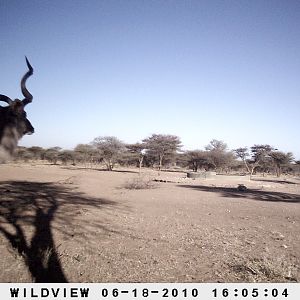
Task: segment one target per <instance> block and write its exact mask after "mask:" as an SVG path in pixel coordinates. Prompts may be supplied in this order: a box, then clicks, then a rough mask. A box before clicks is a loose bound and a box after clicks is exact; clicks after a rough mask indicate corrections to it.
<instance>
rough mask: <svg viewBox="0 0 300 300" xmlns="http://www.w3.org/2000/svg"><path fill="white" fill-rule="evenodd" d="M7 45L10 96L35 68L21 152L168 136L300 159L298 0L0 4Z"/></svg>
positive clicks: (4, 76)
mask: <svg viewBox="0 0 300 300" xmlns="http://www.w3.org/2000/svg"><path fill="white" fill-rule="evenodd" d="M0 42H1V47H0V57H1V74H0V93H2V94H6V95H8V96H10V97H11V98H17V97H21V93H20V88H19V83H20V78H21V76H22V75H23V74H24V72H25V71H26V65H25V60H24V55H27V56H28V58H29V59H30V61H31V63H32V65H33V67H34V70H35V72H34V76H32V77H31V78H30V79H29V80H28V84H27V85H28V87H29V89H30V91H31V92H32V94H33V96H34V100H33V101H34V102H33V103H32V104H30V105H28V107H27V113H28V117H29V119H30V120H31V122H32V123H33V125H34V127H35V130H36V132H35V134H34V135H32V136H25V137H24V138H23V139H22V141H21V145H25V146H31V145H39V146H43V147H51V146H61V147H63V148H73V147H74V146H76V145H77V144H78V143H88V142H90V141H92V140H93V139H94V138H95V137H97V136H106V135H113V136H116V137H118V138H119V139H121V140H123V141H125V142H136V141H140V140H141V139H143V138H146V137H148V136H150V135H151V134H152V133H162V134H174V135H178V136H179V137H180V138H181V140H182V143H183V145H184V148H185V149H203V148H204V146H205V145H207V144H208V143H209V141H210V140H212V139H219V140H223V141H225V142H226V143H227V144H228V145H229V147H230V148H231V149H233V148H236V147H240V146H252V145H253V144H271V145H272V146H275V147H277V148H278V149H280V150H282V151H292V152H293V153H294V155H295V156H296V158H298V159H300V139H299V127H300V126H299V112H300V2H299V1H292V0H289V1H275V0H274V1H267V0H266V1H241V0H240V1H201V0H198V1H175V0H173V1H142V0H139V1H129V0H128V1H124V0H123V1H113V0H112V1H56V0H55V1H30V0H28V1H14V0H10V1H9V0H0Z"/></svg>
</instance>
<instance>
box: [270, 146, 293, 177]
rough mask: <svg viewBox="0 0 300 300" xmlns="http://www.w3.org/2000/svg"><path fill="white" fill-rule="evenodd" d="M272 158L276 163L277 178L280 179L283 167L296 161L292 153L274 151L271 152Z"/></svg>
mask: <svg viewBox="0 0 300 300" xmlns="http://www.w3.org/2000/svg"><path fill="white" fill-rule="evenodd" d="M270 157H271V158H272V161H273V163H274V166H275V170H276V176H277V177H280V175H281V172H282V167H284V166H287V165H289V164H290V163H291V162H292V161H293V160H294V158H293V153H291V152H288V153H284V152H281V151H272V152H270Z"/></svg>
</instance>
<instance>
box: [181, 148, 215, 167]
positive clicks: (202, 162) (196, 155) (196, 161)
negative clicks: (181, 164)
mask: <svg viewBox="0 0 300 300" xmlns="http://www.w3.org/2000/svg"><path fill="white" fill-rule="evenodd" d="M186 155H187V159H188V163H189V165H190V166H191V167H192V169H193V171H194V172H197V171H198V169H199V168H205V169H209V168H210V167H211V166H212V163H211V161H210V157H209V153H208V151H203V150H192V151H187V152H186Z"/></svg>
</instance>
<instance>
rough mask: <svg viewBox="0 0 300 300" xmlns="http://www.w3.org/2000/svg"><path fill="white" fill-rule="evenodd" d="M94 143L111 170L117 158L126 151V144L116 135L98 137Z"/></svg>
mask: <svg viewBox="0 0 300 300" xmlns="http://www.w3.org/2000/svg"><path fill="white" fill-rule="evenodd" d="M92 145H93V146H94V147H95V149H97V151H99V154H100V155H101V157H102V158H103V161H104V163H105V165H106V167H107V169H108V170H109V171H111V170H112V169H113V167H114V166H115V164H116V162H117V160H118V159H119V158H120V156H121V154H122V153H123V152H124V151H125V144H124V143H123V142H122V141H120V140H119V139H117V138H116V137H114V136H104V137H97V138H95V139H94V141H93V142H92Z"/></svg>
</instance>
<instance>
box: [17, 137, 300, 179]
mask: <svg viewBox="0 0 300 300" xmlns="http://www.w3.org/2000/svg"><path fill="white" fill-rule="evenodd" d="M182 147H183V145H182V144H181V140H180V138H179V137H178V136H175V135H169V134H152V135H151V136H150V137H147V138H145V139H143V140H142V142H138V143H133V144H128V143H124V142H122V141H121V140H119V139H118V138H117V137H114V136H100V137H97V138H95V139H94V140H93V141H92V142H91V143H89V144H78V145H77V146H76V147H75V148H74V149H73V150H63V149H62V148H60V147H52V148H49V149H44V148H42V147H38V146H34V147H27V148H26V147H18V149H17V151H16V153H15V160H16V161H20V160H22V161H29V160H46V161H48V162H50V163H52V164H58V163H61V164H65V165H66V164H72V165H76V164H82V165H84V166H85V167H86V168H88V167H92V166H94V165H99V164H103V165H105V167H106V169H107V170H109V171H111V170H113V168H114V167H115V166H116V165H120V166H137V167H139V169H141V168H142V167H152V168H154V167H156V168H158V170H161V169H162V168H185V169H191V170H193V171H194V172H197V171H209V170H214V171H216V172H218V173H228V172H246V173H248V174H249V175H250V177H251V176H252V175H253V174H254V173H256V172H262V173H274V174H276V175H277V176H278V177H280V175H281V174H282V173H283V172H284V173H299V172H300V161H295V160H294V157H293V154H292V153H291V152H287V153H285V152H282V151H279V150H278V149H276V148H274V147H272V146H270V145H258V144H257V145H253V146H252V147H240V148H237V149H233V150H229V149H228V146H227V144H226V143H225V142H223V141H220V140H216V139H213V140H212V141H210V143H209V144H208V145H207V146H205V148H204V150H198V149H196V150H189V151H183V150H182Z"/></svg>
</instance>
